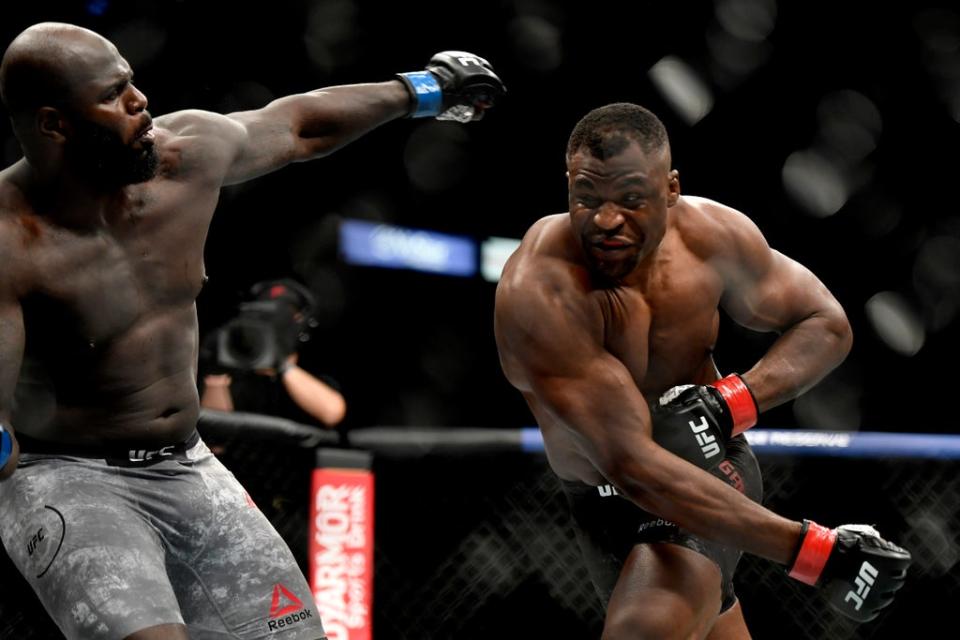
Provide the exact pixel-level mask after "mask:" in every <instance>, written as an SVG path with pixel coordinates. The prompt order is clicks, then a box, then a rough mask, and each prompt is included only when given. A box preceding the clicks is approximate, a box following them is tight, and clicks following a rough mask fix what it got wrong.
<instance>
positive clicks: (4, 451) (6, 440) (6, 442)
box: [0, 424, 13, 469]
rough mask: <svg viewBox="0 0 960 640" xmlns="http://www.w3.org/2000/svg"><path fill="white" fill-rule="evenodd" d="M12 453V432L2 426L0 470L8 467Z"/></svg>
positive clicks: (0, 429)
mask: <svg viewBox="0 0 960 640" xmlns="http://www.w3.org/2000/svg"><path fill="white" fill-rule="evenodd" d="M11 453H13V438H11V437H10V432H9V431H7V430H6V429H4V428H3V425H2V424H0V469H3V468H4V467H5V466H6V465H7V460H9V459H10V454H11Z"/></svg>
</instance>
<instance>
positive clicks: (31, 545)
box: [27, 527, 44, 556]
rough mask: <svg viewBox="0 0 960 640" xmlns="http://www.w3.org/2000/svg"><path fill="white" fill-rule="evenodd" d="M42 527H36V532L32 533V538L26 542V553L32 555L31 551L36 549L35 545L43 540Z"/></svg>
mask: <svg viewBox="0 0 960 640" xmlns="http://www.w3.org/2000/svg"><path fill="white" fill-rule="evenodd" d="M43 538H44V536H43V527H40V528H39V529H37V532H36V533H35V534H33V538H31V539H30V542H28V543H27V555H28V556H32V555H33V552H34V551H36V550H37V545H39V544H40V543H41V542H43Z"/></svg>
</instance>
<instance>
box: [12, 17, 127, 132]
mask: <svg viewBox="0 0 960 640" xmlns="http://www.w3.org/2000/svg"><path fill="white" fill-rule="evenodd" d="M104 54H107V55H115V54H116V48H115V47H114V46H113V44H111V43H110V41H109V40H107V39H106V38H104V37H103V36H101V35H99V34H97V33H94V32H93V31H90V30H89V29H84V28H83V27H78V26H75V25H72V24H64V23H60V22H42V23H40V24H35V25H33V26H31V27H28V28H27V29H26V30H24V31H23V32H22V33H21V34H20V35H18V36H17V37H16V38H15V39H14V40H13V42H11V43H10V46H9V47H7V51H6V53H4V54H3V62H2V63H0V97H2V98H3V103H4V104H5V105H6V107H7V109H8V110H9V112H10V114H11V115H13V116H18V115H22V114H25V113H29V112H31V111H34V110H35V109H37V108H39V107H41V106H57V107H59V106H62V105H64V104H66V103H67V102H68V101H69V100H70V97H71V94H72V92H73V90H74V87H75V86H76V82H77V81H78V80H79V79H81V78H82V77H83V75H84V71H85V70H86V69H87V68H88V67H89V63H90V62H91V60H92V59H95V58H97V57H100V56H103V55H104Z"/></svg>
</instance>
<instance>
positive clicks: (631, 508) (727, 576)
mask: <svg viewBox="0 0 960 640" xmlns="http://www.w3.org/2000/svg"><path fill="white" fill-rule="evenodd" d="M711 473H712V474H713V475H714V476H716V477H718V478H720V479H721V480H723V481H724V482H726V483H727V484H729V485H731V486H732V487H734V488H736V489H737V490H738V491H740V492H741V493H743V494H744V495H746V496H747V497H748V498H750V499H751V500H753V501H754V502H760V501H761V500H762V499H763V480H762V479H761V477H760V466H759V465H758V464H757V459H756V457H754V455H753V451H751V450H750V446H749V445H748V444H747V441H746V439H745V438H744V437H743V436H742V435H740V436H737V437H735V438H733V439H731V440H730V442H728V443H727V456H726V458H725V459H724V460H723V462H721V463H720V464H719V465H717V467H715V468H714V469H713V470H712V471H711ZM562 484H563V490H564V493H565V494H566V495H567V501H568V503H569V504H570V510H571V512H572V515H573V521H574V528H575V529H576V534H577V542H578V543H579V544H580V549H581V551H582V552H583V556H584V559H585V561H586V564H587V568H588V570H589V571H590V579H591V581H592V582H593V585H594V587H595V588H596V590H597V593H598V595H599V596H600V599H601V601H602V602H603V603H604V606H606V604H607V603H608V602H609V600H610V595H611V594H612V593H613V588H614V586H616V584H617V579H618V578H619V577H620V570H621V568H622V567H623V564H624V562H626V560H627V556H628V555H630V552H631V551H632V550H633V547H634V546H635V545H638V544H651V543H662V542H669V543H671V544H678V545H680V546H682V547H686V548H688V549H692V550H693V551H696V552H697V553H699V554H701V555H704V556H706V557H707V558H710V560H712V561H713V562H714V563H715V564H716V565H717V566H718V567H719V568H720V575H721V578H722V591H721V595H722V602H721V607H720V611H721V612H723V611H726V610H727V609H729V608H730V607H732V606H733V605H734V603H735V602H736V600H737V598H736V594H735V593H734V590H733V572H734V570H735V569H736V568H737V562H738V561H739V560H740V552H739V551H738V550H737V549H731V548H729V547H723V546H721V545H719V544H716V543H714V542H710V541H709V540H704V539H703V538H700V537H697V536H695V535H693V534H692V533H690V532H689V531H686V530H684V529H681V528H680V527H678V526H677V525H675V524H673V523H672V522H668V521H666V520H663V519H661V518H658V517H657V516H655V515H653V514H651V513H649V512H647V511H644V510H643V509H641V508H640V507H638V506H636V505H635V504H634V503H633V502H631V501H630V500H628V499H626V498H624V497H623V496H621V495H619V494H618V493H617V491H616V489H614V487H613V486H612V485H601V486H599V487H592V486H589V485H585V484H583V483H581V482H570V481H563V483H562Z"/></svg>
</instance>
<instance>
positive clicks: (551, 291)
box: [495, 142, 851, 564]
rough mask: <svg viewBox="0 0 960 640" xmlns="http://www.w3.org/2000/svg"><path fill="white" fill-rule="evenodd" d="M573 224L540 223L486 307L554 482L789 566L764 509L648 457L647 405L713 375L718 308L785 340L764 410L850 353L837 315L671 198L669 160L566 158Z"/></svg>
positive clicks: (755, 248) (734, 229) (637, 151)
mask: <svg viewBox="0 0 960 640" xmlns="http://www.w3.org/2000/svg"><path fill="white" fill-rule="evenodd" d="M567 160H568V169H569V173H568V179H569V190H570V212H569V214H562V215H553V216H548V217H546V218H543V219H541V220H539V221H538V222H536V223H535V224H534V225H533V226H532V227H531V229H530V230H529V231H528V232H527V234H526V236H525V237H524V239H523V242H522V244H521V246H520V248H519V249H518V250H517V252H516V253H515V254H514V255H513V256H512V257H511V259H510V260H509V261H508V263H507V265H506V267H505V269H504V272H503V276H502V279H501V281H500V284H499V287H498V289H497V297H496V322H495V331H496V339H497V344H498V347H499V351H500V359H501V364H502V366H503V370H504V372H505V374H506V376H507V378H508V379H509V381H510V382H511V383H512V384H513V385H514V386H515V387H516V388H517V389H518V390H520V391H521V392H522V394H523V396H524V398H525V399H526V401H527V403H528V405H529V406H530V409H531V411H532V412H533V414H534V416H535V418H536V419H537V422H538V423H539V425H540V429H541V431H542V432H543V439H544V443H545V446H546V453H547V457H548V460H549V463H550V465H551V467H552V468H553V470H554V471H555V472H556V473H557V475H558V476H559V477H561V478H563V479H566V480H579V481H582V482H584V483H586V484H590V485H599V484H604V483H606V482H610V483H612V484H614V485H615V486H617V487H618V489H619V490H620V491H621V492H622V493H623V494H624V495H626V496H627V497H629V498H630V499H631V500H633V501H634V502H635V503H636V504H638V505H639V506H640V507H642V508H643V509H646V510H647V511H649V512H651V513H655V514H657V515H659V516H661V517H663V518H665V519H667V520H670V521H673V522H675V523H677V524H678V525H679V526H680V527H683V528H685V529H687V530H689V531H691V532H693V533H694V534H696V535H700V536H703V537H704V538H707V539H710V540H714V541H716V542H719V543H721V544H724V545H726V546H730V547H733V548H737V549H741V550H743V551H747V552H750V553H753V554H756V555H759V556H762V557H766V558H768V559H771V560H774V561H776V562H780V563H783V564H786V563H788V562H790V561H791V559H792V557H793V554H794V553H795V550H796V546H797V543H798V540H799V535H800V527H801V524H800V523H799V522H792V521H789V520H787V519H784V518H782V517H780V516H777V515H776V514H774V513H772V512H770V511H767V510H766V509H764V508H763V507H761V506H760V505H758V504H756V503H754V502H752V501H751V500H749V499H748V498H746V497H745V496H743V495H742V494H740V493H739V492H738V491H736V490H735V489H733V488H731V487H729V486H727V485H726V484H724V483H723V482H721V481H719V480H717V479H716V478H713V477H712V476H710V475H709V474H708V473H706V472H705V471H702V470H700V469H698V468H696V467H695V466H693V465H692V464H690V463H688V462H686V461H684V460H681V459H680V458H678V457H676V456H674V455H673V454H671V453H669V452H667V451H666V450H664V449H662V448H661V447H659V446H657V445H656V444H655V443H654V442H653V441H652V440H651V439H650V432H651V430H650V409H649V407H650V405H651V403H653V402H656V399H657V398H658V397H659V395H660V394H661V393H662V392H664V391H665V390H667V389H668V388H670V387H672V386H674V385H678V384H696V383H699V384H704V383H708V382H710V381H713V380H715V379H717V378H718V377H719V374H718V372H717V368H716V366H715V364H714V362H713V358H712V355H711V354H712V349H713V346H714V343H715V341H716V339H717V327H718V314H719V309H720V308H723V309H724V310H725V311H726V312H727V313H729V314H730V316H731V317H732V318H733V319H734V320H735V321H737V322H738V323H740V324H742V325H744V326H746V327H749V328H751V329H755V330H758V331H776V332H779V333H780V336H779V338H778V339H777V341H776V342H775V343H774V344H773V346H772V347H771V348H770V349H769V351H768V352H767V353H766V354H765V355H764V356H763V357H762V358H761V359H760V361H759V362H758V363H757V364H756V366H754V367H753V368H751V369H750V370H749V371H747V372H745V373H743V378H744V380H746V381H747V383H748V384H749V385H750V387H751V389H752V390H753V392H754V394H755V396H756V398H757V401H758V403H759V405H760V409H761V410H764V409H768V408H770V407H773V406H775V405H778V404H780V403H782V402H784V401H786V400H788V399H790V398H793V397H795V396H797V395H799V394H800V393H802V392H803V391H805V390H806V389H808V388H810V387H811V386H812V385H813V384H815V383H816V382H817V381H818V380H820V379H821V378H822V377H823V376H824V375H826V373H827V372H829V371H830V369H832V368H833V367H834V366H836V365H837V364H838V363H839V362H841V361H842V359H843V357H844V356H845V355H846V353H847V351H848V350H849V347H850V342H851V337H850V336H851V334H850V328H849V324H848V323H847V320H846V317H845V315H844V312H843V310H842V308H841V307H840V305H839V304H838V303H837V301H836V300H835V299H834V297H833V296H832V295H831V294H830V293H829V291H828V290H827V289H826V287H825V286H824V285H823V284H822V283H821V282H820V281H819V280H818V279H817V278H816V277H815V276H814V275H813V274H812V273H811V272H810V271H809V270H807V269H806V268H804V267H803V266H802V265H800V264H798V263H797V262H794V261H793V260H791V259H789V258H787V257H786V256H784V255H782V254H780V253H778V252H776V251H774V250H772V249H771V248H770V247H769V246H768V245H767V243H766V241H765V240H764V238H763V236H762V234H761V233H760V231H759V230H758V229H757V227H756V226H755V225H754V224H753V223H752V222H751V221H750V220H749V219H748V218H747V217H746V216H744V215H742V214H741V213H738V212H737V211H734V210H733V209H731V208H729V207H726V206H723V205H720V204H718V203H716V202H713V201H710V200H706V199H703V198H694V197H689V196H681V195H680V186H679V179H678V176H677V172H676V171H673V170H670V155H669V151H668V150H665V151H653V152H650V153H647V152H645V151H644V150H643V149H641V147H640V146H639V144H637V143H636V142H631V143H630V145H629V146H628V147H627V148H626V150H624V151H623V152H622V153H619V154H617V155H615V156H613V157H609V158H607V159H606V160H600V159H598V158H596V157H594V156H592V155H590V154H589V153H588V152H587V151H586V150H585V149H581V150H579V151H576V152H575V153H574V154H573V156H571V157H569V158H568V159H567Z"/></svg>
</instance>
